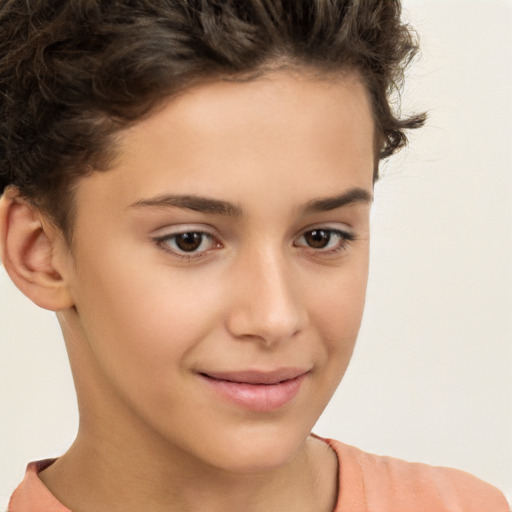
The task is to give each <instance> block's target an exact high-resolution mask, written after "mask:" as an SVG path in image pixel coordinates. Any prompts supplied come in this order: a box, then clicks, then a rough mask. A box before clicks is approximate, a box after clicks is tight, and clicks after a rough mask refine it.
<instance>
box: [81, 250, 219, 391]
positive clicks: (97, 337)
mask: <svg viewBox="0 0 512 512" xmlns="http://www.w3.org/2000/svg"><path fill="white" fill-rule="evenodd" d="M85 261H86V263H85V264H84V265H82V266H81V272H80V279H79V282H78V283H77V289H78V290H80V294H79V296H78V300H77V309H78V311H79V315H80V320H81V323H82V326H83V329H84V333H85V337H86V339H87V343H88V344H89V346H90V347H91V349H92V351H93V353H94V357H95V359H96V362H97V364H99V365H100V366H101V367H102V370H103V372H104V373H105V374H107V375H109V376H110V377H111V378H112V379H113V380H115V381H116V382H117V383H118V385H121V386H123V387H126V386H127V385H128V386H131V385H132V384H130V383H136V384H137V389H138V390H139V391H142V390H143V389H144V388H146V391H148V390H149V389H150V388H151V386H154V384H155V382H156V381H158V380H159V379H163V378H164V379H169V378H170V375H169V369H170V368H176V367H178V368H179V366H180V364H181V363H182V362H183V361H184V360H185V359H186V358H187V355H188V354H189V353H190V352H192V351H193V350H194V347H195V346H196V345H197V344H199V343H200V341H201V340H202V339H203V338H204V337H205V336H206V334H207V333H208V332H210V331H211V330H212V329H214V327H215V322H216V319H217V317H218V311H217V310H216V308H217V307H218V304H219V301H218V298H217V296H216V295H215V294H214V293H213V291H214V290H215V291H216V294H218V293H219V292H220V291H219V290H218V288H215V287H214V286H212V283H211V279H210V281H205V278H204V276H199V275H195V273H193V272H190V273H189V274H187V273H186V272H175V271H174V272H173V271H172V269H171V268H168V267H163V266H162V265H152V264H151V262H147V261H146V262H144V264H142V262H140V261H136V260H133V261H130V260H127V259H126V258H125V259H124V260H121V259H119V258H116V257H115V256H114V255H112V254H107V252H106V251H103V257H102V258H101V260H100V259H98V258H96V259H95V258H94V255H90V258H87V259H85V258H84V262H85ZM109 262H111V263H109Z"/></svg>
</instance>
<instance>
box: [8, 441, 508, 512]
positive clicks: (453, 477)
mask: <svg viewBox="0 0 512 512" xmlns="http://www.w3.org/2000/svg"><path fill="white" fill-rule="evenodd" d="M315 437H317V436H315ZM319 439H321V440H323V441H324V442H326V443H328V444H329V445H330V446H331V447H332V448H333V450H334V451H335V452H336V455H337V457H338V461H339V475H338V476H339V490H338V502H337V504H336V507H335V509H334V511H333V512H510V508H509V506H508V505H507V501H506V500H505V497H504V496H503V494H502V493H501V492H500V491H499V490H498V489H496V488H495V487H493V486H491V485H489V484H487V483H485V482H482V481H481V480H479V479H478V478H476V477H474V476H472V475H470V474H468V473H465V472H463V471H458V470H456V469H450V468H440V467H433V466H428V465H426V464H419V463H409V462H405V461H402V460H399V459H394V458H391V457H382V456H378V455H373V454H370V453H365V452H363V451H361V450H359V449H357V448H354V447H352V446H348V445H345V444H343V443H340V442H339V441H333V440H331V439H322V438H319ZM52 462H53V459H49V460H45V461H39V462H31V463H30V464H29V465H28V467H27V472H26V474H25V478H24V480H23V482H22V483H21V484H20V485H19V486H18V488H17V489H16V490H15V491H14V493H13V495H12V497H11V501H10V503H9V508H8V512H71V511H70V510H69V509H68V508H66V507H65V506H64V505H62V504H61V503H59V502H58V501H57V499H56V498H55V497H54V496H53V495H52V494H51V493H50V491H49V490H48V489H47V488H46V487H45V486H44V485H43V483H42V482H41V480H40V479H39V477H38V476H37V474H38V472H40V471H42V470H43V469H44V468H46V467H48V466H49V465H50V464H51V463H52Z"/></svg>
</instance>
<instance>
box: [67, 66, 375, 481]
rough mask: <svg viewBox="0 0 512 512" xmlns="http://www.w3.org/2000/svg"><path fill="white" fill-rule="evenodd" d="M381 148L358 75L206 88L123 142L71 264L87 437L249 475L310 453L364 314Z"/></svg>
mask: <svg viewBox="0 0 512 512" xmlns="http://www.w3.org/2000/svg"><path fill="white" fill-rule="evenodd" d="M373 142H374V127H373V122H372V116H371V112H370V107H369V102H368V99H367V96H366V93H365V90H364V88H363V86H362V85H361V84H360V83H359V81H358V80H357V78H355V77H350V76H347V77H341V78H339V79H338V80H336V81H334V80H332V81H320V80H317V79H313V78H310V77H308V76H305V75H298V74H291V73H285V72H279V73H275V74H271V75H267V76H265V77H263V78H260V79H257V80H255V81H252V82H247V83H228V82H219V83H214V84H208V85H203V86H199V87H196V88H194V89H191V90H189V91H187V93H185V94H183V95H182V96H180V97H179V98H177V99H174V100H172V101H170V102H169V103H168V104H167V105H165V106H164V107H163V108H162V109H161V110H159V111H158V112H157V113H155V114H154V115H153V116H152V117H150V118H148V119H147V120H145V121H143V122H141V123H140V124H138V125H136V126H135V127H133V128H131V129H130V130H128V131H126V132H124V133H123V134H122V136H121V145H120V151H119V159H118V160H117V162H116V164H115V166H114V168H113V169H112V170H109V171H107V172H97V173H93V174H92V175H91V176H88V177H85V178H83V179H82V180H81V181H80V182H79V185H78V188H77V194H76V204H77V216H76V221H75V229H74V235H75V236H74V241H73V247H72V251H70V252H69V253H68V254H67V255H66V258H67V261H68V262H69V265H67V267H66V268H68V271H67V275H66V279H67V281H68V283H69V288H70V291H71V293H72V296H73V300H74V303H75V308H73V309H72V310H69V311H65V312H61V313H60V319H61V323H62V325H63V328H64V333H65V336H66V339H67V344H68V350H69V352H70V358H71V363H72V366H73V371H74V373H75V379H76V384H77V391H78V397H79V402H80V404H81V409H82V414H85V415H86V419H87V421H85V422H84V424H86V425H87V428H88V429H89V435H90V436H92V437H93V438H94V436H95V435H99V434H98V433H99V432H105V431H106V430H109V432H111V433H113V434H112V440H111V442H112V443H113V444H115V442H116V441H115V439H117V438H119V439H120V438H123V439H126V438H130V436H132V442H133V443H134V445H135V444H136V443H137V442H139V441H140V440H141V439H143V438H144V439H146V441H147V440H148V439H151V438H154V439H157V438H158V439H159V440H160V441H159V442H161V443H163V444H164V445H165V446H166V449H168V450H169V451H170V453H171V452H172V451H173V450H174V451H175V452H176V453H177V452H178V451H179V452H180V453H181V455H182V456H188V457H189V458H190V460H195V461H201V462H202V463H205V464H209V465H211V466H214V467H221V468H227V469H231V470H237V471H245V470H247V471H249V470H256V469H264V468H270V467H276V466H279V465H282V464H284V463H285V462H286V461H287V460H289V459H290V458H291V457H292V456H293V455H294V454H295V453H297V452H298V451H299V450H300V449H301V446H303V444H304V441H305V439H306V437H307V436H308V434H309V432H310V431H311V429H312V428H313V426H314V424H315V422H316V421H317V419H318V417H319V415H320V413H321V412H322V410H323V409H324V407H325V406H326V404H327V403H328V401H329V399H330V398H331V396H332V394H333V392H334V390H335V389H336V387H337V385H338V383H339V382H340V380H341V378H342V376H343V374H344V372H345V370H346V368H347V365H348V363H349V360H350V357H351V354H352V351H353V348H354V343H355V341H356V336H357V332H358V329H359V324H360V320H361V316H362V312H363V303H364V296H365V288H366V280H367V273H368V249H369V246H368V244H369V240H368V237H369V210H370V202H371V194H372V176H373V166H374V149H373V148H374V145H373ZM107 424H108V429H106V428H105V427H106V425H107ZM135 430H137V435H135V434H134V432H135ZM184 454H185V455H184Z"/></svg>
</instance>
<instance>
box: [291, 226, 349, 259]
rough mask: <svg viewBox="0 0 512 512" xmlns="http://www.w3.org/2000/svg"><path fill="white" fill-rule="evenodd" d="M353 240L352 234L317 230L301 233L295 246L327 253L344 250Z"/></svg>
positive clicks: (332, 230)
mask: <svg viewBox="0 0 512 512" xmlns="http://www.w3.org/2000/svg"><path fill="white" fill-rule="evenodd" d="M354 239H355V236H354V235H353V234H351V233H347V232H345V231H341V230H339V229H327V228H317V229H312V230H310V231H306V232H305V233H303V234H302V235H301V236H300V237H299V238H298V240H297V241H296V242H295V245H296V246H297V247H308V248H311V249H315V250H317V251H321V252H327V253H329V252H336V251H338V250H342V249H345V248H346V245H347V242H349V241H352V240H354Z"/></svg>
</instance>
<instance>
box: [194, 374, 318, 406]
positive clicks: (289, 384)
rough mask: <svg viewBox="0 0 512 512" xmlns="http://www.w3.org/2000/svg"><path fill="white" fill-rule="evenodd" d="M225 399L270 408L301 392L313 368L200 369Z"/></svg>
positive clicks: (211, 387) (206, 380)
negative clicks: (216, 370) (258, 370)
mask: <svg viewBox="0 0 512 512" xmlns="http://www.w3.org/2000/svg"><path fill="white" fill-rule="evenodd" d="M198 375H199V377H200V378H201V379H202V381H203V382H204V383H205V384H206V385H207V386H208V387H209V388H210V389H212V390H213V391H214V392H215V393H216V394H217V395H219V396H220V397H221V398H222V399H224V400H226V401H229V402H231V403H233V404H235V405H237V406H239V407H243V408H244V409H249V410H252V411H255V412H270V411H274V410H277V409H280V408H281V407H284V406H285V405H287V404H289V403H290V402H291V401H292V400H293V399H294V398H295V396H297V394H298V393H299V391H300V389H301V387H302V384H303V382H304V381H305V379H306V378H307V376H308V375H309V370H297V369H283V370H277V371H272V372H257V371H246V372H213V373H210V372H209V373H203V372H202V373H199V374H198Z"/></svg>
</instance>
